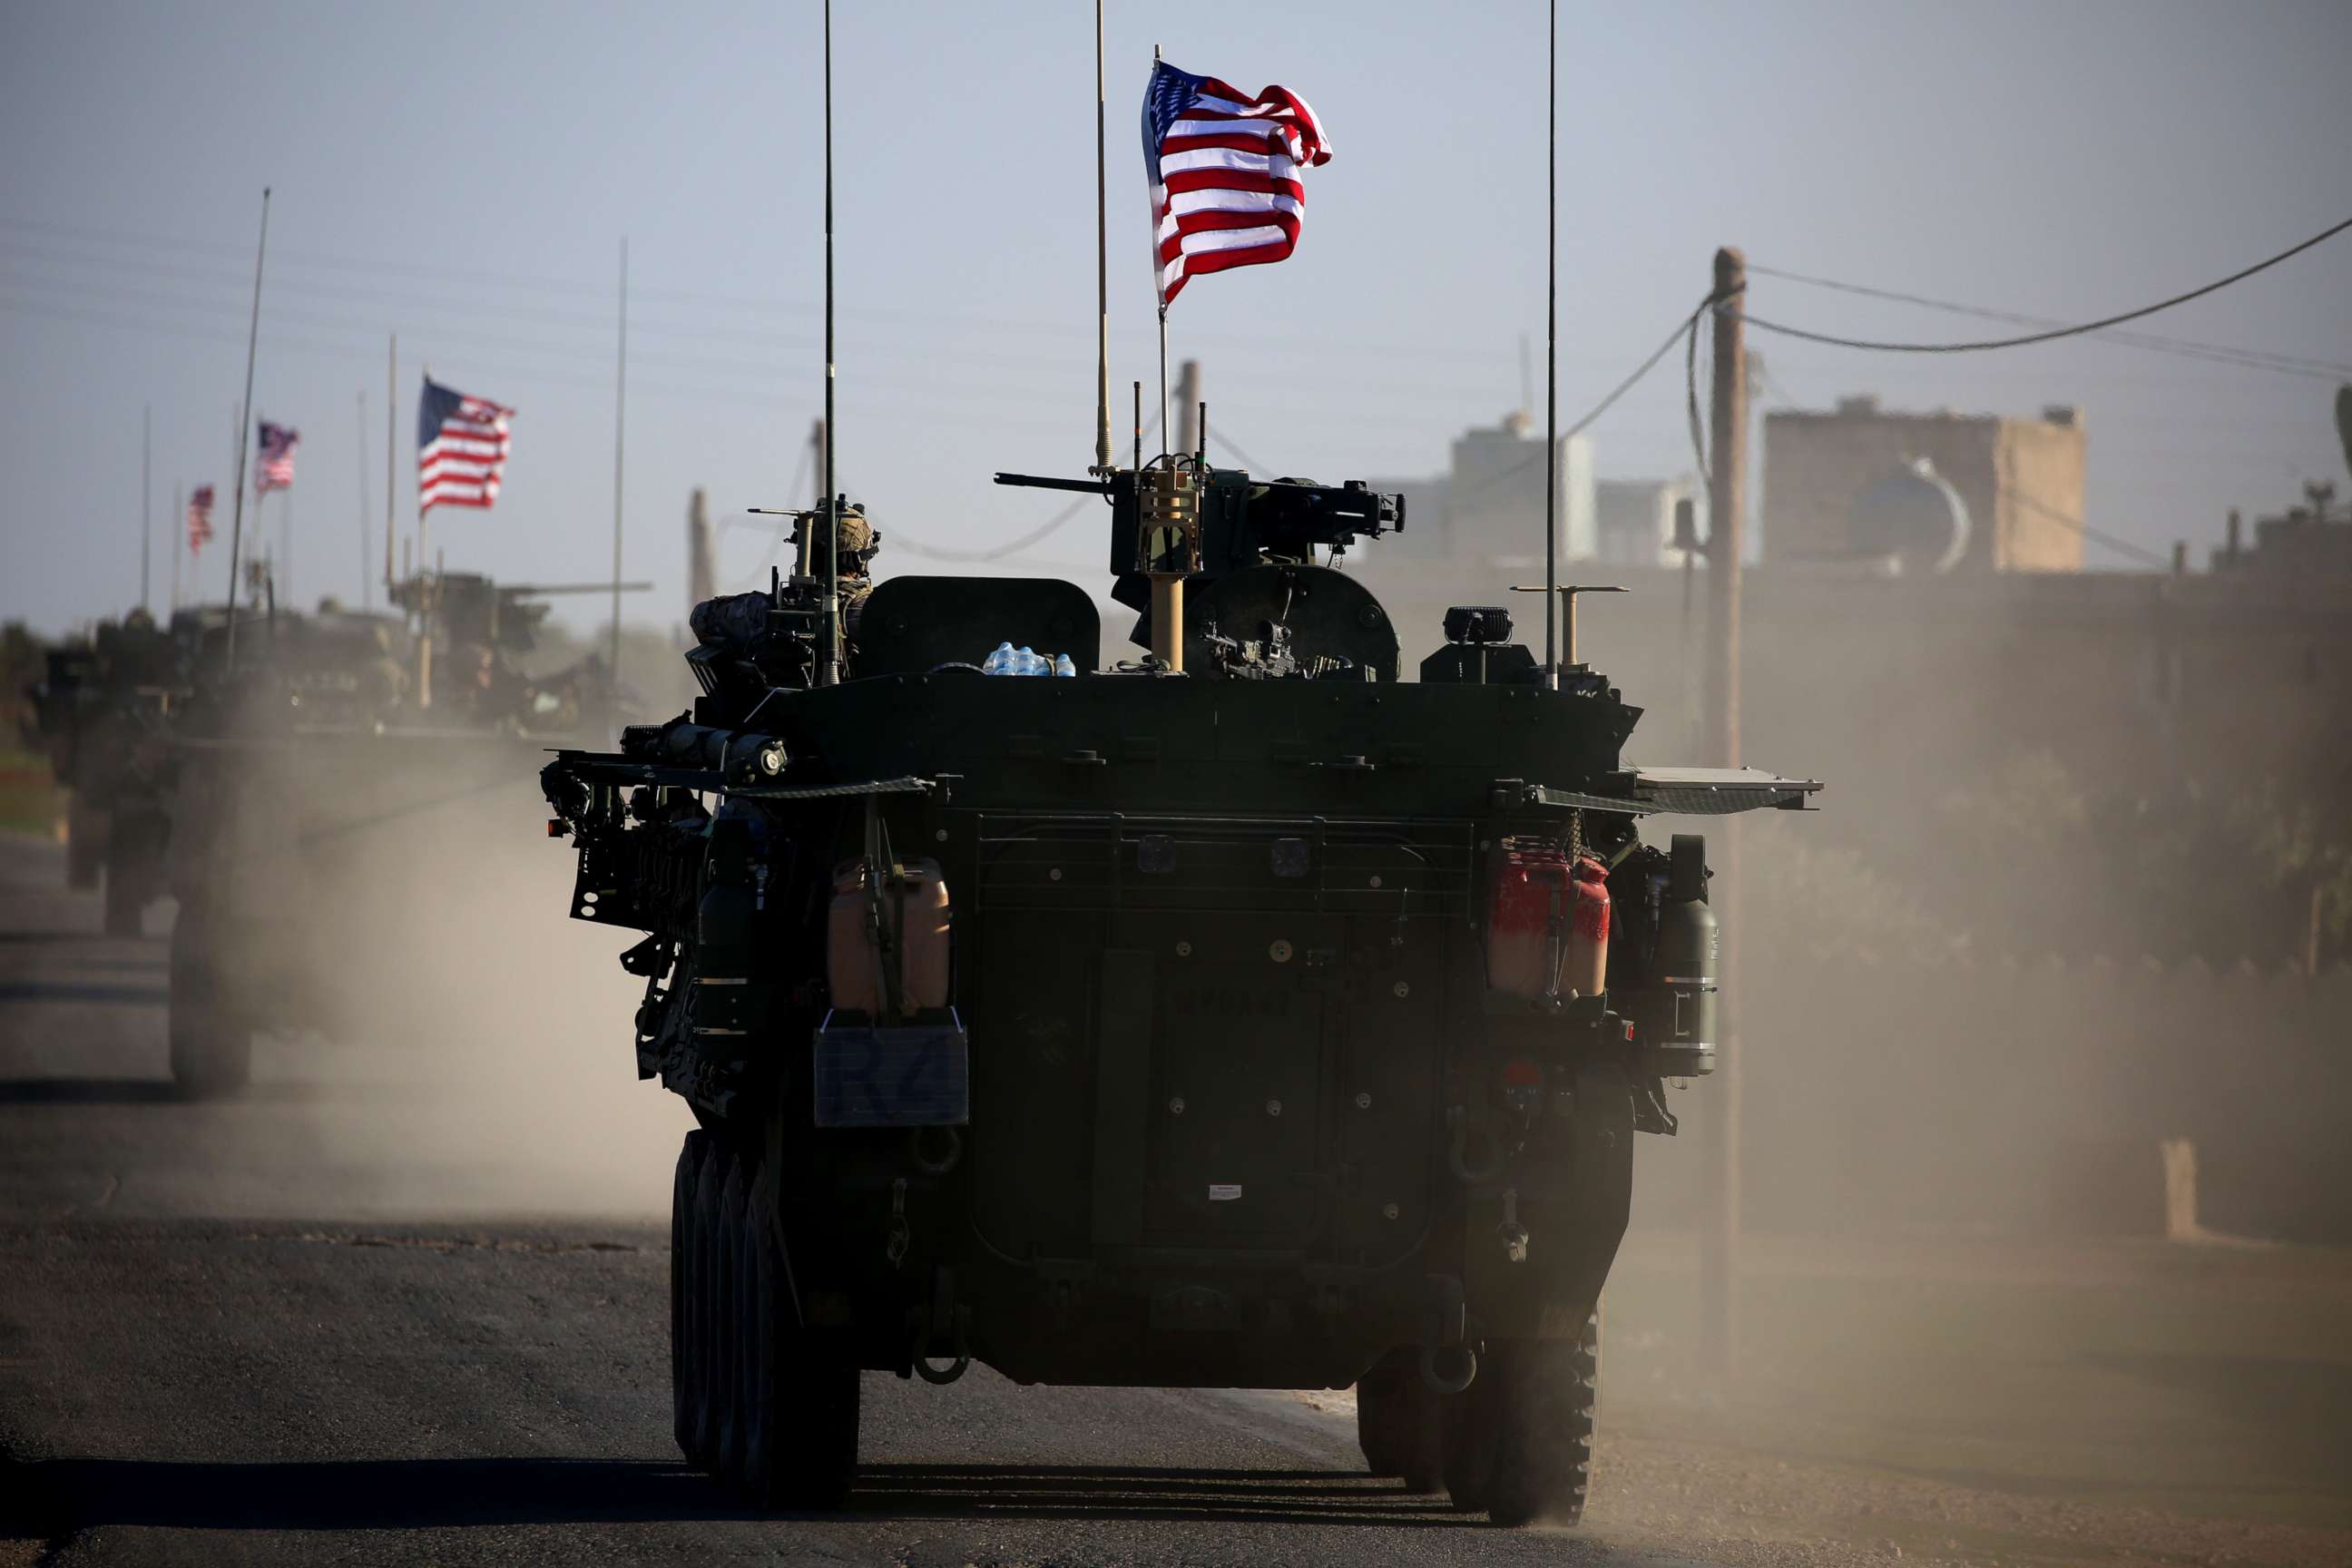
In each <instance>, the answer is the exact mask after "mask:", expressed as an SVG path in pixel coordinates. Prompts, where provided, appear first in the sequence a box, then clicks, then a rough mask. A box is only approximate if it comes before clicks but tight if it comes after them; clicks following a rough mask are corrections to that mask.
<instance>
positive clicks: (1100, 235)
mask: <svg viewBox="0 0 2352 1568" xmlns="http://www.w3.org/2000/svg"><path fill="white" fill-rule="evenodd" d="M1106 188H1107V187H1106V186H1105V184H1104V181H1103V8H1102V0H1095V472H1097V473H1098V474H1107V473H1108V472H1110V252H1109V244H1110V229H1109V220H1108V218H1106V217H1105V216H1104V201H1105V198H1104V192H1105V190H1106Z"/></svg>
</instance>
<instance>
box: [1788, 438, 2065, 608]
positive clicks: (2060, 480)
mask: <svg viewBox="0 0 2352 1568" xmlns="http://www.w3.org/2000/svg"><path fill="white" fill-rule="evenodd" d="M1764 447H1765V457H1764V539H1765V542H1766V544H1765V548H1766V551H1767V555H1768V559H1769V561H1770V563H1773V564H1775V565H1805V564H1809V563H1822V564H1826V563H1840V564H1847V565H1852V564H1856V563H1861V564H1876V563H1887V564H1889V565H1891V566H1892V567H1893V569H1895V570H1898V571H1903V572H1908V573H1912V574H1916V573H1918V572H1921V571H1926V572H1930V573H1939V572H1952V573H1961V574H1973V573H1982V572H2079V571H2081V570H2082V568H2083V535H2082V531H2081V528H2080V526H2079V525H2080V523H2081V521H2082V517H2083V455H2084V431H2083V419H2082V413H2081V410H2079V409H2075V408H2071V407H2053V408H2046V409H2044V410H2043V411H2042V416H2041V417H2039V418H2032V419H2012V418H2004V417H2001V416H1997V415H1962V414H1952V413H1948V412H1939V413H1935V414H1897V413H1890V412H1888V411H1886V410H1885V409H1882V408H1881V407H1880V406H1879V405H1878V400H1877V399H1876V398H1874V397H1848V398H1843V399H1841V400H1840V401H1839V403H1838V405H1837V406H1836V407H1835V408H1834V409H1832V410H1831V411H1830V412H1828V413H1825V414H1819V413H1803V412H1780V413H1773V414H1768V415H1766V416H1764Z"/></svg>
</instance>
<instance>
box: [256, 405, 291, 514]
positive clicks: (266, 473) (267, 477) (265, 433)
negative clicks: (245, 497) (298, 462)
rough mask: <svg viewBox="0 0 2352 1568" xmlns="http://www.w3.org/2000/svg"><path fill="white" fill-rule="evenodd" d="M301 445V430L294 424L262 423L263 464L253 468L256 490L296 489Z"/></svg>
mask: <svg viewBox="0 0 2352 1568" xmlns="http://www.w3.org/2000/svg"><path fill="white" fill-rule="evenodd" d="M301 444H302V432H300V431H299V430H297V429H295V428H294V426H291V425H272V424H271V423H270V422H269V421H268V420H267V419H265V420H263V421H262V422H261V457H260V459H259V462H260V466H259V467H257V468H255V469H254V470H253V493H254V494H255V495H257V496H266V495H268V493H269V492H270V491H271V490H290V489H293V488H294V448H295V447H299V446H300V445H301Z"/></svg>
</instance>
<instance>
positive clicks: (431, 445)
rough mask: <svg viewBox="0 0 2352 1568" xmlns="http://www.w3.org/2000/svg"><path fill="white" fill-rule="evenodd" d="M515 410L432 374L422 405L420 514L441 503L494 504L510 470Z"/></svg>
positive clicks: (418, 484) (418, 431) (418, 456)
mask: <svg viewBox="0 0 2352 1568" xmlns="http://www.w3.org/2000/svg"><path fill="white" fill-rule="evenodd" d="M513 416H514V410H513V409H511V408H501V407H499V405H497V404H495V403H492V402H491V401H490V400H489V399H488V398H487V397H468V396H467V395H465V394H464V393H462V392H453V391H451V390H450V389H449V388H448V387H446V386H443V385H442V384H439V383H438V382H436V381H433V380H431V379H430V378H428V379H427V380H426V381H425V395H424V396H423V397H422V398H420V399H419V400H418V402H417V405H416V446H417V453H416V513H417V515H418V516H419V517H422V516H424V515H425V513H426V512H427V511H430V510H432V509H433V508H435V507H436V506H472V507H488V505H490V503H491V502H493V501H495V500H498V499H499V477H500V476H501V475H502V474H504V473H505V472H506V466H507V450H508V447H509V444H510V443H509V437H508V434H507V431H508V422H509V420H510V419H511V418H512V417H513Z"/></svg>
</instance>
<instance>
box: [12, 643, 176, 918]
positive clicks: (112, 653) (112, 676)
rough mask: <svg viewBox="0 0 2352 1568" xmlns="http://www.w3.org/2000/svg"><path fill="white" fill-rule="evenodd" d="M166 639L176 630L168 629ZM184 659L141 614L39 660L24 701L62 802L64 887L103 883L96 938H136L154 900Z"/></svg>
mask: <svg viewBox="0 0 2352 1568" xmlns="http://www.w3.org/2000/svg"><path fill="white" fill-rule="evenodd" d="M175 630H176V628H175ZM183 652H184V650H183V649H182V647H180V646H179V645H178V643H177V642H176V641H175V639H174V637H173V633H170V632H166V631H165V630H163V629H162V628H159V627H158V626H156V625H155V622H154V618H153V617H152V616H149V615H148V614H147V612H146V611H144V610H143V609H140V610H132V611H131V613H130V614H129V615H127V616H123V618H122V619H121V621H120V622H113V621H109V622H104V623H101V624H100V626H97V627H96V628H95V629H94V630H93V631H92V632H91V633H90V634H89V637H85V638H81V639H79V640H77V641H73V642H68V643H65V644H62V645H60V646H58V647H52V648H50V649H48V650H47V656H46V662H45V666H44V668H43V672H42V679H41V682H40V684H39V685H38V686H37V687H35V688H34V689H33V690H32V691H31V692H30V693H29V695H30V697H31V699H32V707H33V713H34V721H35V724H36V727H37V730H38V731H39V735H40V740H41V744H42V747H43V749H44V750H45V751H46V752H47V755H48V761H49V771H50V773H52V774H53V775H54V776H55V778H56V779H57V782H58V785H59V787H60V788H62V789H63V790H65V792H66V813H67V816H66V880H67V882H68V885H69V886H71V887H75V888H95V887H98V886H100V878H101V875H102V876H103V879H104V896H105V907H106V932H107V934H108V935H109V936H136V935H138V934H139V932H140V929H141V922H142V918H143V916H144V915H145V912H146V910H147V906H148V905H149V904H151V903H152V902H153V901H154V900H156V899H158V898H160V897H161V896H162V895H163V863H164V861H163V857H164V846H165V843H166V840H167V837H168V829H167V826H166V821H165V816H164V809H163V789H164V786H165V782H166V779H167V777H168V773H169V763H170V754H169V740H168V736H169V732H170V726H171V721H172V717H173V704H174V703H175V702H177V701H180V700H184V698H185V696H186V692H187V686H186V682H187V674H186V665H185V660H184V657H183Z"/></svg>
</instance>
